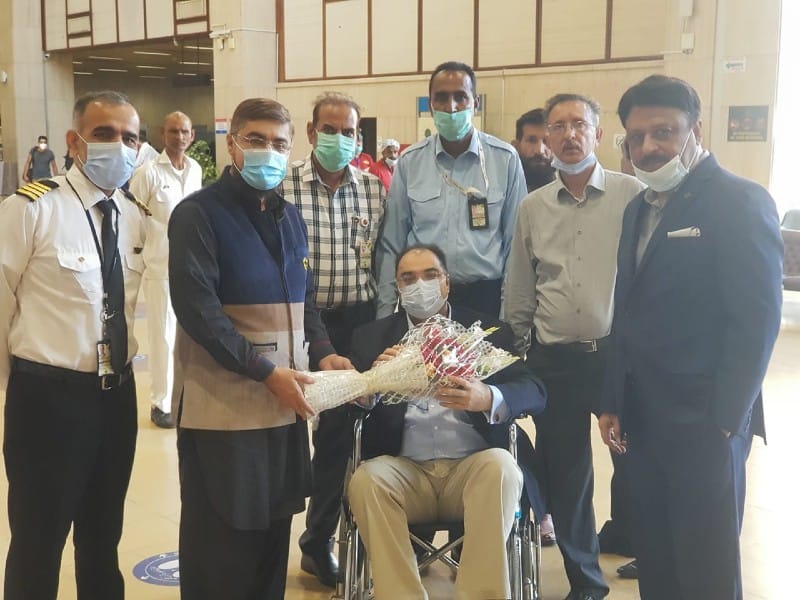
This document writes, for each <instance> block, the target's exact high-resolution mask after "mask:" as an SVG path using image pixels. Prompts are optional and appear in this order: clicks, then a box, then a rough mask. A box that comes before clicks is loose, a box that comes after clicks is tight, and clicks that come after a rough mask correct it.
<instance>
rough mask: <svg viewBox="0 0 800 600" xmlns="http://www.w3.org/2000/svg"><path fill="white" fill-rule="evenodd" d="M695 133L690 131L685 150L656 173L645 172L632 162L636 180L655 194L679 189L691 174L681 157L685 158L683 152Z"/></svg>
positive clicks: (682, 150) (684, 148) (684, 147)
mask: <svg viewBox="0 0 800 600" xmlns="http://www.w3.org/2000/svg"><path fill="white" fill-rule="evenodd" d="M693 133H694V132H691V131H690V132H689V135H688V136H686V141H685V142H684V143H683V148H681V151H680V152H678V153H677V154H676V155H675V156H673V157H672V160H670V161H669V162H668V163H667V164H665V165H662V166H661V167H659V168H658V169H656V170H655V171H643V170H642V169H640V168H639V167H637V166H636V165H634V164H633V161H631V164H632V165H633V172H634V173H635V174H636V178H637V179H638V180H639V181H641V182H642V183H643V184H645V185H646V186H647V187H649V188H650V189H651V190H653V191H654V192H667V191H669V190H673V189H675V188H676V187H678V186H679V185H680V183H681V181H683V180H684V179H685V178H686V176H687V175H688V174H689V168H688V167H687V166H686V165H684V164H683V161H682V160H681V156H683V152H684V150H686V145H687V144H688V143H689V138H690V137H692V135H693ZM693 161H694V158H692V160H691V161H689V164H691V163H692V162H693Z"/></svg>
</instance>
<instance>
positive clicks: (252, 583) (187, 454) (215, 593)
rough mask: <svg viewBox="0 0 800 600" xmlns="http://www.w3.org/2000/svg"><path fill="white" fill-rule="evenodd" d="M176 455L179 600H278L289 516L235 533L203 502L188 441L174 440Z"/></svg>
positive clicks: (203, 487)
mask: <svg viewBox="0 0 800 600" xmlns="http://www.w3.org/2000/svg"><path fill="white" fill-rule="evenodd" d="M184 433H186V432H185V431H183V432H181V434H184ZM178 451H179V457H180V477H181V523H180V544H179V555H180V560H181V599H182V600H219V599H220V598H225V600H281V599H282V598H283V596H284V591H285V588H286V570H287V565H288V562H289V537H290V533H291V527H292V517H291V516H288V517H285V518H282V519H276V520H274V521H272V523H271V524H270V527H269V528H268V529H257V530H241V529H235V528H234V527H233V526H231V525H230V524H229V523H228V522H227V521H225V520H224V519H223V518H222V517H221V516H220V515H219V513H218V512H217V511H216V510H215V509H214V507H213V505H212V504H211V501H210V500H209V497H208V492H207V482H206V480H205V478H204V477H203V473H202V470H201V468H200V462H199V459H198V455H197V450H196V447H195V445H194V443H193V442H192V440H191V439H190V438H189V436H186V435H182V436H179V442H178Z"/></svg>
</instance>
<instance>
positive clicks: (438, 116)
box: [433, 108, 472, 142]
mask: <svg viewBox="0 0 800 600" xmlns="http://www.w3.org/2000/svg"><path fill="white" fill-rule="evenodd" d="M433 124H434V125H436V131H438V132H439V135H440V136H442V137H443V138H444V139H446V140H447V141H448V142H458V141H459V140H463V139H464V138H465V137H467V134H469V132H470V131H471V130H472V109H471V108H466V109H464V110H460V111H458V112H452V113H449V112H442V111H440V110H435V111H433Z"/></svg>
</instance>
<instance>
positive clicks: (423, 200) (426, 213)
mask: <svg viewBox="0 0 800 600" xmlns="http://www.w3.org/2000/svg"><path fill="white" fill-rule="evenodd" d="M408 199H409V207H410V210H411V219H412V220H413V222H414V226H415V228H420V227H425V226H426V225H436V224H438V223H439V222H440V221H441V220H442V218H443V217H444V197H443V196H442V190H441V188H440V187H438V186H437V187H433V186H419V187H410V188H409V189H408ZM464 200H465V201H464V211H466V210H467V209H466V205H467V203H466V198H465V199H464ZM465 214H466V212H465Z"/></svg>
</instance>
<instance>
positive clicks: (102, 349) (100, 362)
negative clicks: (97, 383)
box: [97, 340, 114, 377]
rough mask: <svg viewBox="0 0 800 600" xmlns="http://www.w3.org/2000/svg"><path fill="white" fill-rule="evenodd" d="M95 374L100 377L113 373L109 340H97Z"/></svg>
mask: <svg viewBox="0 0 800 600" xmlns="http://www.w3.org/2000/svg"><path fill="white" fill-rule="evenodd" d="M97 374H98V375H99V376H100V377H103V376H104V375H113V374H114V368H113V367H112V366H111V342H110V341H109V340H101V341H99V342H97Z"/></svg>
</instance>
